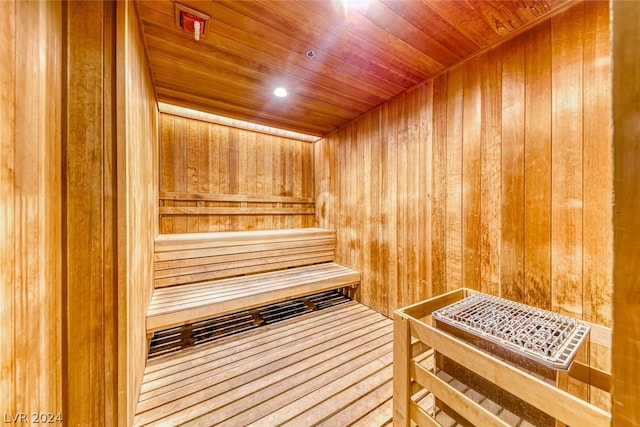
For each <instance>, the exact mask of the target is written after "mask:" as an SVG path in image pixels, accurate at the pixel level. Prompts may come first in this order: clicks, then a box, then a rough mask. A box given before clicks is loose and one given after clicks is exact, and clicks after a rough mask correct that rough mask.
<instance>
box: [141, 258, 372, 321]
mask: <svg viewBox="0 0 640 427" xmlns="http://www.w3.org/2000/svg"><path fill="white" fill-rule="evenodd" d="M319 266H322V267H323V270H322V271H320V272H319V271H318V270H317V269H318V267H319ZM319 266H306V267H299V268H294V269H289V270H283V271H276V272H272V273H262V274H258V275H253V276H245V277H240V278H237V279H242V280H236V279H223V280H220V281H214V282H208V283H206V284H203V283H197V284H195V285H182V286H179V288H180V289H179V290H178V289H175V290H174V289H173V288H161V289H156V290H155V292H154V294H153V298H152V300H151V304H150V305H149V311H148V314H147V331H148V332H154V331H157V330H160V329H166V328H169V327H173V326H178V325H181V324H185V323H189V322H193V321H197V320H202V319H206V318H210V317H214V316H220V315H224V314H229V313H233V312H236V311H240V310H245V309H248V308H254V307H259V306H262V305H267V304H271V303H274V302H278V301H282V300H285V299H290V298H296V297H299V296H302V295H307V294H310V293H315V292H322V291H325V290H329V289H335V288H337V287H346V286H351V285H355V284H357V283H359V282H360V273H358V272H357V271H355V270H352V269H350V268H347V267H344V266H342V265H339V264H336V263H326V264H321V265H319ZM219 282H224V283H222V285H223V288H222V289H221V290H217V289H216V287H217V285H219V284H220V283H219ZM225 286H226V287H225ZM204 289H207V292H208V293H206V292H205V291H204ZM165 290H166V291H171V292H170V294H171V293H172V294H173V297H174V298H175V297H176V296H178V295H179V298H178V300H172V298H171V297H169V298H165V297H167V296H168V295H165V294H166V293H167V292H164V291H165ZM163 301H164V302H163Z"/></svg>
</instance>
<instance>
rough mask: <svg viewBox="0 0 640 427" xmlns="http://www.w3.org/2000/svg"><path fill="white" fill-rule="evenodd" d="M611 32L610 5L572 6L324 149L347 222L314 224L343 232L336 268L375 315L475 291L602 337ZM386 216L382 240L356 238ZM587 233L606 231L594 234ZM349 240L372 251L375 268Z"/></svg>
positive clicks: (324, 164) (342, 133)
mask: <svg viewBox="0 0 640 427" xmlns="http://www.w3.org/2000/svg"><path fill="white" fill-rule="evenodd" d="M607 19H608V7H607V3H606V2H599V3H594V4H589V5H588V6H587V5H582V4H580V5H577V6H575V7H573V8H572V9H570V10H568V11H567V12H565V13H564V14H562V15H559V16H557V17H555V18H552V22H547V23H543V24H541V25H540V26H537V27H536V28H534V29H532V30H530V31H528V32H527V33H524V34H522V35H520V36H519V37H516V38H515V39H513V40H511V41H509V42H507V43H506V44H504V45H502V46H499V47H497V48H495V49H493V50H491V51H489V52H487V53H485V54H484V55H482V56H479V57H477V58H475V59H472V60H470V61H468V62H467V63H464V64H461V65H460V66H458V67H456V68H453V69H451V70H449V71H448V72H446V73H445V74H443V75H441V76H439V77H437V78H435V79H434V80H432V81H429V82H425V83H424V84H423V85H420V86H418V87H416V88H414V89H412V90H411V91H408V92H407V93H405V94H403V95H401V96H398V97H397V98H394V99H393V100H390V101H389V102H387V103H385V104H383V105H382V106H381V107H380V108H379V109H376V110H373V111H372V112H370V113H369V116H365V117H363V118H360V119H358V120H357V121H355V122H353V123H351V124H349V125H347V126H345V127H344V128H342V129H340V130H338V131H337V132H336V133H334V134H332V135H330V136H328V137H327V138H325V139H324V140H322V141H320V142H318V143H316V144H317V148H316V151H315V154H316V158H315V164H316V176H315V179H316V185H317V186H323V185H324V188H329V187H328V186H326V184H324V182H326V181H327V180H331V181H332V182H333V183H334V184H333V185H334V186H335V188H337V189H339V190H338V191H337V192H336V196H335V197H332V196H331V195H326V194H323V196H322V198H323V203H324V204H325V205H324V206H323V208H322V209H323V212H326V211H332V210H333V211H335V212H338V214H337V215H336V217H335V218H336V220H335V221H333V222H332V221H331V220H330V219H329V217H328V216H327V215H326V214H323V215H322V217H321V218H318V222H319V223H321V224H322V225H323V226H325V227H329V228H336V230H337V232H338V247H339V248H340V250H339V251H338V253H339V257H338V258H339V261H340V262H344V263H345V264H348V265H350V266H352V267H354V268H356V269H358V270H360V271H362V272H363V281H362V284H361V288H362V292H361V294H360V296H359V298H360V299H361V300H362V301H363V302H364V303H365V304H367V305H370V306H371V307H374V308H375V309H377V310H379V311H381V312H383V313H386V314H390V313H391V311H392V310H393V309H395V308H398V307H400V306H402V305H406V304H408V303H411V302H415V301H416V300H418V299H424V298H425V297H426V296H428V295H433V294H439V293H442V292H443V291H445V290H448V289H455V288H458V287H460V286H463V285H464V286H468V287H474V288H477V289H480V290H483V291H485V292H489V293H492V294H497V295H502V296H505V297H507V298H510V299H513V300H516V301H521V302H526V303H529V304H532V305H536V306H540V307H544V308H553V309H556V310H558V311H561V312H564V313H569V314H573V315H576V316H579V317H580V316H584V317H589V318H590V319H591V320H596V321H599V322H603V323H605V324H606V320H603V319H606V315H607V313H610V298H611V296H610V292H611V285H610V284H607V280H606V278H605V277H604V276H602V272H605V271H606V270H607V267H606V265H611V262H612V254H611V253H610V251H607V250H606V242H607V239H609V241H610V239H611V228H610V226H607V224H608V223H607V222H606V218H605V216H606V212H604V213H603V212H602V209H601V207H602V206H604V205H606V203H607V198H606V195H605V193H606V192H607V189H609V190H610V186H607V185H606V180H607V179H609V180H610V179H611V173H612V172H611V171H610V169H609V168H608V167H607V163H608V162H610V159H611V154H610V152H609V151H610V150H609V148H610V142H611V139H610V136H608V133H607V132H610V124H607V121H606V120H604V121H597V120H595V117H596V116H597V115H600V114H604V112H605V111H606V109H607V108H608V107H607V105H608V104H609V102H610V101H609V100H608V98H607V94H606V92H607V91H608V90H609V83H607V82H608V81H609V80H608V79H607V78H606V76H607V75H608V74H610V70H609V68H608V67H610V59H609V58H608V56H607V54H606V49H607V48H609V42H608V36H607V35H608V31H609V29H608V20H607ZM585 34H587V35H585ZM583 52H584V54H583ZM583 70H584V74H583ZM583 93H584V96H583ZM583 116H584V117H585V119H584V120H585V121H586V117H591V122H592V124H591V125H588V126H587V125H585V126H583V124H582V123H583ZM423 121H424V122H423ZM607 129H608V130H607ZM423 132H424V133H423ZM374 135H380V140H379V141H378V138H377V137H374ZM552 136H553V144H552ZM325 145H326V146H327V147H335V150H334V151H331V150H328V149H325V148H324V146H325ZM595 153H598V154H595ZM325 156H330V158H326V157H325ZM354 157H355V158H354ZM583 158H584V162H583ZM596 158H599V159H600V167H598V168H596V167H595V166H596V165H593V166H594V167H593V171H588V172H587V171H586V168H587V165H588V164H590V163H589V162H592V163H591V164H593V162H595V159H596ZM369 159H371V160H369ZM552 159H553V160H552ZM375 161H377V162H378V164H379V169H380V170H379V172H378V173H379V180H380V189H379V199H377V200H375V201H374V199H373V197H368V196H365V197H362V196H361V194H362V191H363V189H365V188H370V190H368V191H375V190H374V188H375V186H374V185H373V184H372V183H373V182H374V181H369V183H368V184H364V185H363V181H362V179H363V178H362V177H361V176H360V175H361V174H365V175H368V172H367V171H369V166H368V162H371V163H372V165H371V174H372V175H370V176H369V179H375V175H374V173H373V169H374V168H375V165H374V164H373V162H375ZM583 163H584V164H583ZM603 164H604V166H602V165H603ZM362 165H364V166H362ZM609 167H610V166H609ZM552 172H553V175H552ZM327 173H329V174H330V176H326V174H327ZM596 177H597V178H596ZM365 179H366V178H365ZM596 179H598V181H596ZM588 182H593V184H591V183H588ZM552 183H553V184H552ZM586 186H589V190H584V191H583V188H586ZM596 187H597V188H598V189H597V190H596V189H595V188H596ZM372 196H373V195H372ZM332 203H333V204H332ZM583 204H584V208H583ZM589 206H591V207H589ZM376 209H379V210H380V214H379V217H377V218H379V219H377V221H379V224H378V226H377V227H372V226H369V225H365V224H361V223H362V222H363V221H362V219H363V218H366V219H369V221H372V222H375V221H376V216H375V215H371V212H373V211H374V210H376ZM605 210H606V209H605ZM603 215H604V216H603ZM583 218H584V219H583ZM596 218H598V219H596ZM583 221H584V225H583ZM587 221H589V222H590V225H589V228H593V229H595V228H597V230H594V231H593V232H591V231H589V232H588V233H587V232H586V231H585V232H584V233H583V228H584V227H587ZM365 222H366V221H365ZM596 222H599V224H598V225H596ZM552 226H553V230H554V231H553V240H552ZM565 228H566V230H565ZM426 229H428V230H426ZM354 230H355V234H354ZM374 230H375V231H374ZM563 230H565V231H563ZM364 234H366V236H364ZM587 234H589V237H587ZM583 235H584V236H585V237H583ZM343 239H344V240H343ZM354 239H359V242H362V244H364V245H367V244H368V245H371V246H373V245H374V242H376V243H375V244H377V246H378V249H377V253H378V257H377V258H375V257H366V256H364V257H363V256H361V251H362V250H366V248H362V246H361V244H360V243H358V242H356V243H354ZM588 241H593V243H587V242H588ZM596 241H597V242H601V243H602V244H603V245H604V246H605V248H604V249H603V248H602V246H599V247H598V249H597V250H596V249H595V246H598V244H596V243H595V242H596ZM552 242H553V245H552ZM552 246H553V254H554V255H553V264H552V262H551V261H552V255H551V254H552ZM587 246H589V247H587ZM371 251H372V252H374V253H375V252H376V250H375V249H374V248H373V247H372V248H371ZM583 253H584V254H585V255H584V258H583V255H582V254H583ZM587 253H588V254H589V258H590V261H589V263H590V264H592V263H593V262H594V260H595V259H599V260H600V261H601V263H602V265H603V267H602V268H601V269H600V267H595V266H587V265H586V262H587V261H586V256H587V255H586V254H587ZM353 254H355V256H352V255H353ZM425 259H427V260H425ZM380 263H382V264H383V265H382V266H381V265H378V264H380ZM423 263H425V264H423ZM583 270H584V271H585V273H584V274H585V289H583V287H582V283H583V273H582V272H583ZM590 270H591V271H592V272H591V273H589V274H590V275H591V276H593V277H594V279H593V280H595V282H593V283H598V284H597V285H587V284H586V283H587V282H586V280H587V279H586V272H587V271H590ZM378 271H379V273H378ZM377 277H380V278H381V279H380V280H378V279H377ZM426 277H428V278H429V279H428V281H425V278H426ZM598 277H599V278H598ZM422 283H425V284H426V287H427V289H421V286H422ZM587 286H595V287H596V288H597V289H598V292H599V293H600V295H599V296H595V295H594V296H590V295H588V293H589V292H591V290H588V289H587ZM607 292H609V293H607ZM587 305H590V307H589V308H587ZM587 313H593V314H587ZM595 313H600V314H598V315H595Z"/></svg>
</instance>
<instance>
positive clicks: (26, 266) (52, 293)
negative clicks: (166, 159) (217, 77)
mask: <svg viewBox="0 0 640 427" xmlns="http://www.w3.org/2000/svg"><path fill="white" fill-rule="evenodd" d="M3 6H4V11H5V13H4V14H3V15H2V18H0V20H1V24H2V25H1V26H0V49H1V50H2V52H1V53H2V57H3V61H2V65H0V96H1V97H2V104H1V105H2V108H1V109H0V133H1V134H2V135H1V138H0V144H1V149H0V189H1V190H2V192H1V193H0V197H1V199H0V200H1V204H0V241H1V242H2V243H1V246H0V248H1V249H0V264H1V265H2V268H0V277H1V278H2V283H1V286H0V339H1V340H2V345H0V413H2V414H3V417H4V418H3V420H6V419H7V418H11V419H17V420H19V421H20V422H21V423H22V421H23V420H22V419H21V418H14V417H16V416H18V417H19V416H20V414H21V413H22V414H25V415H26V416H27V421H28V422H29V423H31V422H32V421H33V418H32V413H45V414H48V413H51V414H53V415H54V417H55V418H54V420H55V421H56V422H59V421H60V419H61V420H62V423H64V424H66V425H118V424H121V425H130V424H131V421H132V419H133V409H134V405H135V402H136V401H137V397H138V390H139V386H140V382H141V376H142V371H143V369H144V364H145V360H146V350H145V345H146V337H145V312H146V304H147V302H148V299H149V295H150V292H151V290H152V289H153V270H152V266H153V263H152V256H153V255H152V254H153V241H154V238H155V235H156V234H157V232H158V227H157V208H156V206H157V203H156V200H157V172H156V167H157V166H156V165H157V162H156V161H154V160H155V159H156V158H157V155H156V154H155V151H157V145H156V143H157V139H156V136H157V131H156V124H155V122H156V121H157V119H156V115H157V107H156V104H155V100H154V95H153V90H152V88H151V85H150V80H149V77H148V75H147V73H148V71H147V66H146V62H145V57H144V52H143V49H142V45H141V42H140V38H139V34H138V29H137V23H136V17H135V13H134V11H133V9H132V8H133V6H132V3H130V2H122V3H117V4H116V3H115V2H59V1H48V2H13V1H10V2H7V3H4V4H3ZM116 7H117V8H118V9H119V10H118V15H117V16H116ZM25 22H28V23H30V24H29V28H30V30H29V31H24V28H23V27H22V26H21V25H20V24H21V23H25ZM116 24H117V25H116ZM116 35H117V37H116ZM116 42H117V43H118V50H117V52H118V55H119V56H118V58H116V57H115V54H116ZM116 105H117V110H116ZM116 111H118V114H120V115H121V116H119V117H116ZM116 123H118V125H117V126H116ZM145 298H146V299H145ZM58 417H60V418H58Z"/></svg>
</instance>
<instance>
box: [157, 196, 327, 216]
mask: <svg viewBox="0 0 640 427" xmlns="http://www.w3.org/2000/svg"><path fill="white" fill-rule="evenodd" d="M167 202H171V203H174V202H190V203H193V202H195V203H198V204H200V203H210V202H211V203H213V202H215V203H233V204H240V206H201V205H198V206H173V205H172V206H168V205H167ZM248 203H251V204H258V205H261V206H246V204H248ZM268 204H271V205H276V206H265V205H268ZM283 205H285V206H283ZM299 205H304V206H299ZM159 213H160V215H200V216H235V215H243V216H247V215H263V216H269V215H314V214H315V207H314V201H313V198H311V197H289V196H266V197H265V196H248V195H243V194H208V193H178V192H162V193H160V206H159Z"/></svg>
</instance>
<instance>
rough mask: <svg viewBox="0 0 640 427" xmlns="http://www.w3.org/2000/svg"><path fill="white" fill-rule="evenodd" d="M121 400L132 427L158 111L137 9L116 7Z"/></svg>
mask: <svg viewBox="0 0 640 427" xmlns="http://www.w3.org/2000/svg"><path fill="white" fill-rule="evenodd" d="M116 28H117V35H116V40H117V50H116V51H117V52H118V56H117V58H116V63H117V73H118V74H117V81H118V85H117V91H118V92H117V114H118V115H117V139H118V142H117V153H118V154H117V156H118V172H117V182H118V337H117V339H118V388H119V390H121V391H125V390H126V393H120V394H119V399H118V414H119V420H118V421H119V422H120V423H121V424H123V425H131V424H132V423H133V417H134V415H135V405H136V402H137V401H138V399H137V397H138V395H139V393H140V386H141V383H142V376H143V373H144V368H145V365H146V359H147V358H146V356H147V337H146V313H147V307H148V305H149V301H150V300H151V294H152V293H153V279H154V275H153V250H154V240H155V237H156V236H157V235H158V232H159V225H158V210H157V200H158V185H157V182H158V166H157V165H158V153H157V152H158V116H159V113H158V107H157V103H156V100H155V95H154V90H153V85H152V82H151V77H150V75H149V67H148V64H147V60H146V56H145V51H144V45H143V42H142V38H141V36H140V31H139V28H138V18H137V16H136V10H135V8H134V7H133V4H132V3H131V2H118V3H117V25H116Z"/></svg>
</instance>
